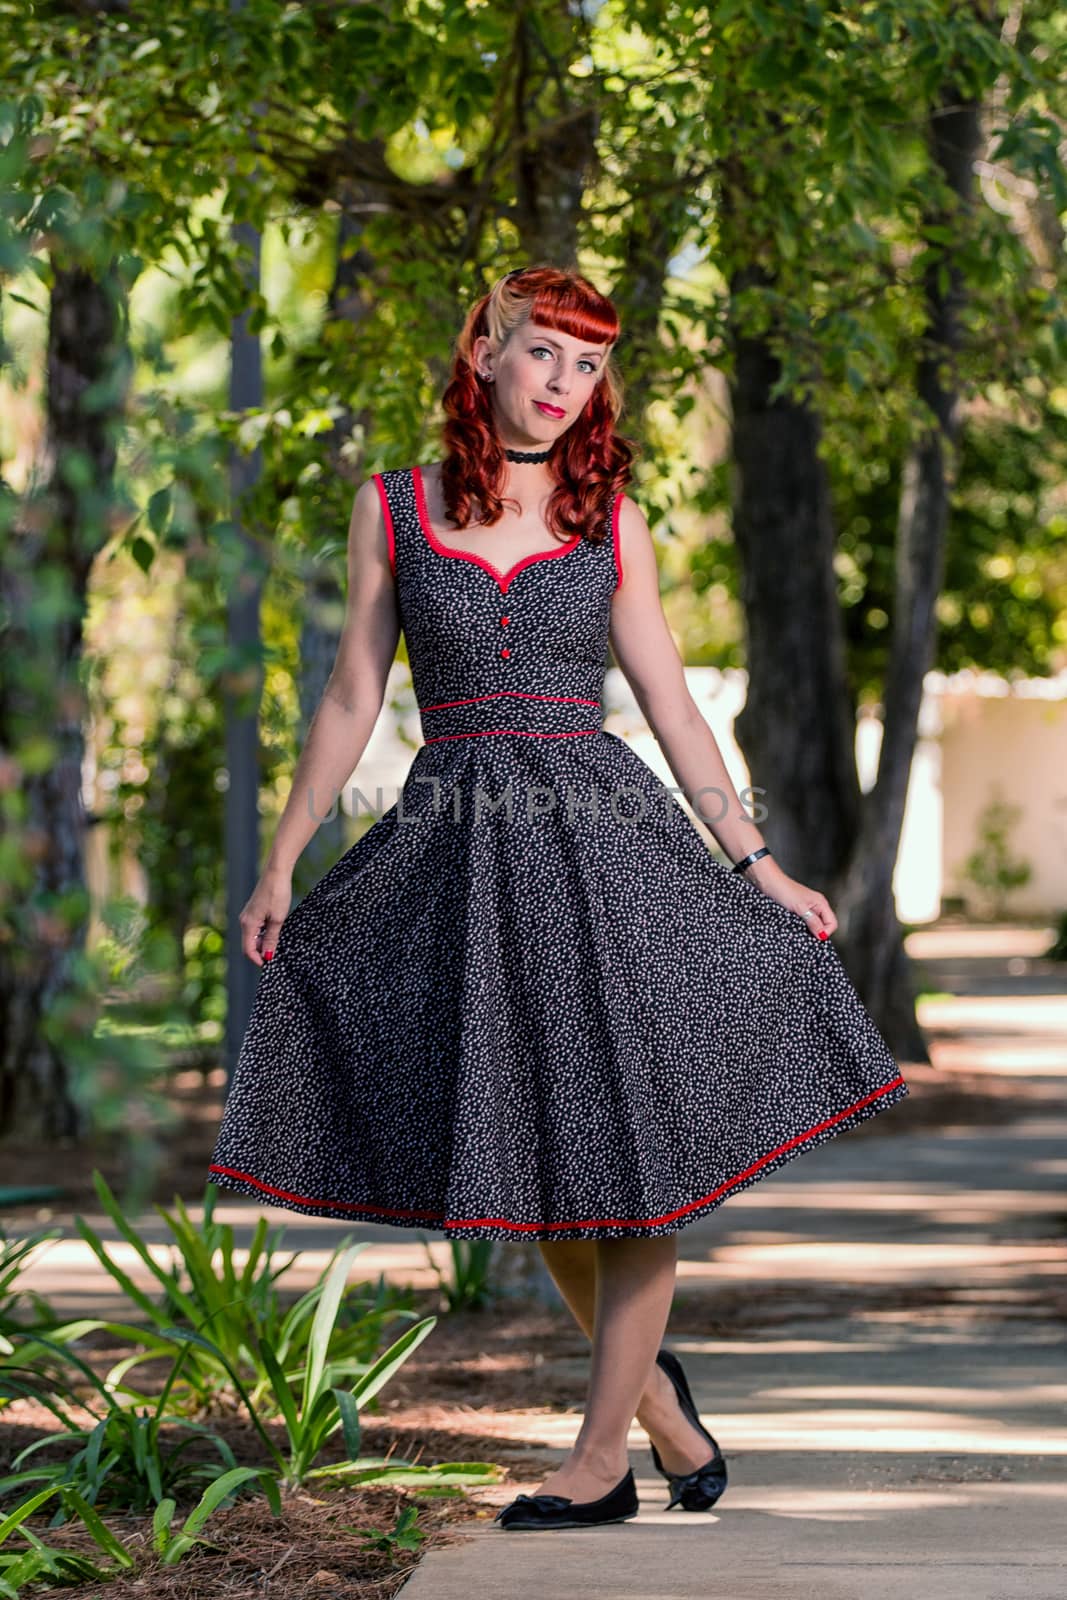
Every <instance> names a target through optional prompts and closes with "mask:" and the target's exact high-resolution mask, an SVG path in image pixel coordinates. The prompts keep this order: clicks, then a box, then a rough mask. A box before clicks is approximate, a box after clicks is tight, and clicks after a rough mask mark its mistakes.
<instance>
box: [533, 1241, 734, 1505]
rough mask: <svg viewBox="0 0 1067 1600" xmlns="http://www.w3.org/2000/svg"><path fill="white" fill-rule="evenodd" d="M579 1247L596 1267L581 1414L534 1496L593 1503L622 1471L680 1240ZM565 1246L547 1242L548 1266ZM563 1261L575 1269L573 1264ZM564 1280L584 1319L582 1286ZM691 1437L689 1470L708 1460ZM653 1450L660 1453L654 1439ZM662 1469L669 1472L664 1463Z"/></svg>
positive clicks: (703, 1444) (671, 1291) (656, 1344)
mask: <svg viewBox="0 0 1067 1600" xmlns="http://www.w3.org/2000/svg"><path fill="white" fill-rule="evenodd" d="M576 1242H577V1243H579V1244H582V1243H588V1244H592V1246H593V1248H594V1256H593V1260H594V1264H595V1273H594V1279H593V1293H592V1314H593V1316H592V1320H593V1333H592V1340H593V1350H592V1360H591V1364H590V1372H589V1389H588V1395H587V1401H586V1408H585V1415H584V1417H583V1418H582V1425H581V1428H580V1429H579V1430H578V1437H577V1439H576V1440H575V1443H574V1446H573V1448H572V1450H571V1452H570V1454H569V1455H568V1456H567V1457H566V1459H565V1460H564V1461H563V1463H562V1465H561V1466H560V1467H558V1468H556V1469H555V1471H553V1472H550V1473H549V1475H548V1477H547V1478H545V1480H544V1481H543V1483H542V1484H541V1486H540V1488H539V1490H538V1491H537V1492H538V1493H545V1494H563V1495H567V1496H569V1497H570V1498H571V1499H572V1500H596V1499H599V1498H600V1496H601V1495H603V1494H606V1493H607V1492H608V1490H609V1489H611V1488H614V1486H615V1484H617V1483H618V1481H619V1479H620V1478H621V1477H622V1476H623V1474H624V1473H625V1472H626V1468H627V1463H628V1460H629V1455H628V1451H627V1445H626V1436H627V1434H628V1432H629V1428H630V1423H631V1421H632V1420H633V1417H634V1415H635V1414H636V1412H637V1409H638V1407H639V1406H640V1405H641V1403H642V1399H643V1397H644V1394H645V1389H646V1386H647V1385H648V1384H649V1382H650V1379H651V1369H652V1368H653V1367H654V1366H655V1360H656V1352H657V1350H658V1349H659V1347H660V1343H661V1340H662V1337H663V1330H664V1328H665V1327H666V1325H667V1317H668V1315H669V1313H670V1308H671V1300H672V1299H673V1296H674V1278H675V1271H676V1267H677V1260H678V1241H677V1238H676V1236H675V1235H674V1234H667V1235H662V1236H659V1237H654V1238H648V1239H594V1240H588V1241H581V1240H579V1241H576ZM565 1244H566V1241H563V1240H560V1241H552V1242H551V1243H550V1244H549V1247H548V1249H547V1250H546V1251H545V1252H544V1253H545V1260H546V1263H547V1262H549V1252H550V1251H553V1250H556V1249H557V1248H558V1247H559V1246H562V1245H565ZM563 1259H565V1258H563V1257H560V1258H558V1260H560V1261H562V1260H563ZM568 1259H570V1260H571V1261H572V1262H573V1260H574V1257H573V1256H571V1257H569V1258H568ZM549 1271H552V1264H551V1263H549ZM553 1276H555V1274H554V1273H553ZM564 1276H565V1279H566V1281H567V1282H568V1283H569V1284H570V1285H571V1286H572V1287H573V1289H574V1292H575V1298H576V1300H577V1302H578V1307H579V1308H580V1309H581V1311H582V1313H583V1315H588V1310H589V1292H588V1288H585V1289H583V1288H582V1287H580V1285H579V1283H578V1278H577V1274H576V1273H573V1274H567V1273H566V1272H565V1273H564ZM587 1276H588V1275H587ZM564 1298H567V1296H566V1294H565V1296H564ZM569 1303H570V1302H569V1301H568V1304H569ZM575 1314H576V1315H577V1310H576V1313H575ZM579 1321H581V1318H579ZM583 1326H584V1324H583ZM586 1331H587V1332H588V1329H586ZM656 1371H657V1372H658V1371H659V1369H658V1368H656ZM662 1376H663V1380H664V1382H665V1383H666V1385H667V1388H668V1389H669V1390H670V1395H671V1399H672V1401H673V1402H674V1408H675V1410H677V1409H678V1406H677V1400H676V1398H675V1396H674V1390H673V1388H672V1387H671V1385H670V1382H669V1380H668V1379H667V1378H666V1375H665V1374H664V1375H662ZM683 1420H684V1419H683ZM693 1431H694V1432H695V1430H693ZM695 1437H696V1438H697V1439H698V1440H699V1441H700V1446H701V1450H700V1453H699V1458H698V1459H697V1460H696V1461H694V1463H693V1465H694V1466H698V1465H700V1464H701V1463H702V1462H703V1461H705V1460H706V1459H707V1442H706V1441H705V1440H704V1439H702V1438H701V1436H700V1435H699V1434H695ZM656 1444H657V1449H658V1448H659V1440H658V1439H657V1441H656ZM664 1465H668V1463H667V1461H666V1459H665V1460H664ZM668 1470H670V1468H669V1466H668ZM682 1470H690V1469H689V1468H688V1467H687V1468H683V1469H682Z"/></svg>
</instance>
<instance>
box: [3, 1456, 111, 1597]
mask: <svg viewBox="0 0 1067 1600" xmlns="http://www.w3.org/2000/svg"><path fill="white" fill-rule="evenodd" d="M55 1496H59V1497H60V1498H61V1499H62V1501H63V1503H64V1505H65V1506H66V1507H67V1509H69V1510H71V1511H74V1512H75V1513H76V1515H77V1516H78V1518H79V1519H80V1521H81V1522H82V1524H83V1525H84V1526H85V1527H86V1528H87V1529H88V1530H89V1533H90V1534H91V1535H92V1538H93V1540H94V1542H95V1544H96V1545H97V1547H98V1549H100V1550H101V1551H102V1552H103V1553H104V1554H105V1555H109V1556H111V1557H112V1559H113V1561H114V1562H115V1565H114V1566H113V1567H110V1568H108V1567H101V1566H99V1565H98V1564H97V1563H96V1562H94V1561H91V1560H90V1559H89V1557H88V1556H83V1555H80V1554H78V1553H77V1552H75V1551H72V1550H56V1549H53V1548H52V1547H51V1546H50V1545H46V1544H45V1542H44V1540H43V1539H41V1538H40V1537H39V1536H38V1535H37V1534H36V1533H34V1532H33V1530H32V1529H31V1528H28V1527H27V1526H26V1522H27V1521H28V1519H29V1518H30V1517H31V1516H32V1515H33V1513H34V1512H35V1511H38V1510H40V1508H41V1506H43V1505H44V1504H46V1502H47V1501H49V1500H51V1499H53V1498H54V1497H55ZM16 1535H18V1536H19V1537H20V1538H22V1539H24V1540H25V1542H26V1543H27V1544H28V1545H29V1549H28V1550H21V1551H15V1550H9V1549H7V1548H5V1547H6V1546H7V1545H8V1543H9V1541H10V1540H11V1539H12V1538H13V1537H15V1536H16ZM133 1564H134V1563H133V1557H132V1556H131V1555H130V1553H129V1551H128V1550H125V1549H123V1547H122V1545H121V1544H120V1543H119V1541H118V1540H117V1539H116V1538H115V1535H114V1534H113V1533H111V1532H110V1530H109V1529H108V1528H106V1527H105V1526H104V1524H103V1522H102V1521H101V1520H100V1517H99V1516H98V1515H97V1513H96V1512H95V1511H94V1510H93V1508H92V1506H90V1505H88V1504H87V1503H86V1502H85V1500H83V1499H82V1497H81V1496H80V1495H79V1494H78V1493H77V1491H76V1490H74V1489H71V1488H69V1487H64V1486H63V1485H60V1484H52V1485H50V1487H49V1488H47V1489H40V1490H38V1492H37V1493H36V1494H34V1495H31V1496H30V1498H29V1499H28V1500H24V1501H23V1502H22V1504H21V1505H19V1506H16V1507H15V1509H14V1511H12V1512H11V1513H10V1514H9V1515H8V1516H6V1517H4V1518H3V1519H2V1520H0V1595H2V1596H3V1597H4V1600H18V1595H19V1591H20V1590H21V1589H22V1587H23V1586H24V1585H25V1584H28V1583H38V1582H41V1581H42V1580H49V1579H51V1580H54V1581H55V1582H56V1583H76V1582H78V1581H79V1580H80V1579H87V1580H89V1581H90V1582H92V1583H106V1582H107V1581H108V1579H110V1578H113V1577H117V1576H118V1574H119V1573H120V1572H122V1571H124V1570H128V1569H129V1568H130V1567H132V1566H133Z"/></svg>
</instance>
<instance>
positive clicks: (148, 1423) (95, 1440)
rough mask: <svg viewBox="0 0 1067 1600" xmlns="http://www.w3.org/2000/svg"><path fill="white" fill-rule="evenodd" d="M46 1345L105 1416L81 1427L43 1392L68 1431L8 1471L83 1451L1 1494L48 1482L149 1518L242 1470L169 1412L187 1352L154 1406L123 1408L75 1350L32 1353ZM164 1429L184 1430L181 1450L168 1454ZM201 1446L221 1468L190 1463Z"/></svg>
mask: <svg viewBox="0 0 1067 1600" xmlns="http://www.w3.org/2000/svg"><path fill="white" fill-rule="evenodd" d="M41 1346H44V1347H47V1348H49V1349H51V1350H52V1351H53V1353H54V1354H58V1355H59V1356H60V1357H61V1358H62V1359H63V1360H65V1361H67V1362H70V1363H72V1364H73V1365H74V1366H76V1367H77V1368H78V1369H79V1370H80V1372H81V1373H82V1375H83V1377H84V1378H85V1379H86V1380H87V1382H88V1383H89V1385H90V1386H91V1387H92V1389H93V1390H94V1391H95V1396H96V1398H97V1400H98V1401H99V1402H100V1404H101V1406H102V1408H103V1410H102V1414H101V1415H98V1416H96V1418H95V1420H94V1421H93V1422H92V1423H91V1424H80V1423H78V1422H76V1421H75V1420H74V1418H73V1417H71V1416H70V1415H69V1414H67V1413H65V1412H64V1410H63V1408H62V1406H61V1405H60V1404H59V1403H58V1402H57V1401H56V1400H55V1399H54V1398H53V1399H52V1400H51V1401H49V1400H48V1399H47V1398H46V1397H45V1396H44V1395H43V1394H42V1393H41V1392H40V1391H39V1390H38V1391H37V1394H36V1397H37V1398H38V1399H42V1400H44V1401H45V1403H46V1404H48V1405H49V1409H50V1410H51V1411H52V1413H53V1415H55V1416H56V1417H58V1419H59V1421H60V1422H61V1423H62V1424H63V1430H62V1432H59V1433H52V1434H48V1435H47V1436H46V1437H44V1438H42V1439H36V1440H35V1441H34V1442H33V1443H32V1444H29V1445H27V1446H26V1447H25V1449H23V1450H20V1451H19V1453H18V1455H17V1456H15V1457H14V1459H13V1460H12V1463H11V1465H12V1466H13V1467H16V1468H21V1466H22V1463H23V1462H24V1461H26V1460H28V1459H29V1457H30V1456H33V1455H36V1454H37V1453H38V1452H39V1451H41V1450H46V1449H56V1448H57V1447H63V1446H69V1445H71V1444H78V1445H79V1446H80V1448H78V1449H77V1450H75V1451H74V1453H73V1454H72V1455H70V1456H69V1457H68V1458H67V1459H64V1460H62V1461H53V1462H47V1463H42V1464H38V1465H35V1466H34V1467H32V1468H28V1469H23V1470H19V1471H15V1472H12V1473H10V1474H9V1475H8V1476H6V1477H4V1478H0V1494H6V1493H8V1492H9V1491H11V1490H12V1489H26V1488H27V1487H29V1485H30V1484H33V1483H40V1482H44V1483H49V1484H53V1485H56V1486H63V1487H68V1488H71V1489H73V1490H75V1491H76V1492H77V1493H78V1494H80V1495H82V1496H84V1498H85V1499H86V1500H87V1501H88V1502H89V1504H91V1505H96V1504H98V1503H100V1504H106V1505H108V1506H110V1507H113V1508H116V1509H121V1510H130V1511H146V1510H148V1508H149V1507H150V1506H153V1505H158V1504H159V1503H160V1501H162V1500H163V1499H164V1498H166V1496H167V1495H168V1494H170V1493H172V1492H173V1491H174V1490H175V1489H178V1488H182V1487H184V1486H185V1485H186V1484H188V1483H190V1482H196V1481H198V1480H203V1479H206V1480H207V1481H208V1482H214V1480H215V1479H217V1478H218V1477H219V1476H220V1475H221V1474H222V1473H223V1472H225V1471H226V1470H227V1468H230V1469H232V1468H235V1467H236V1466H237V1462H236V1460H235V1459H234V1455H233V1451H232V1450H231V1449H230V1447H229V1445H228V1444H227V1443H226V1441H225V1440H224V1439H221V1438H219V1437H218V1435H217V1434H215V1433H214V1432H213V1431H212V1430H211V1429H210V1428H208V1427H205V1426H203V1425H202V1424H199V1423H194V1422H189V1421H187V1420H186V1419H184V1418H182V1417H178V1416H174V1415H172V1414H169V1413H168V1412H167V1409H166V1407H167V1401H168V1398H169V1396H170V1392H171V1388H172V1386H173V1384H174V1382H175V1380H176V1379H177V1377H178V1373H179V1371H180V1369H181V1367H182V1365H183V1363H184V1361H185V1359H186V1355H187V1352H186V1351H185V1350H182V1351H181V1353H180V1354H179V1356H178V1358H177V1360H176V1361H175V1362H174V1364H173V1366H172V1368H171V1371H170V1373H169V1374H168V1376H167V1380H166V1382H165V1384H164V1385H163V1388H162V1390H161V1391H160V1393H159V1395H158V1396H157V1398H156V1401H155V1404H154V1405H152V1406H144V1407H139V1406H135V1405H134V1406H125V1405H123V1404H122V1403H121V1402H120V1401H119V1400H118V1399H116V1397H115V1395H114V1394H113V1393H112V1392H111V1390H110V1389H109V1388H108V1387H107V1385H106V1384H105V1383H104V1382H103V1381H102V1380H101V1379H100V1378H99V1377H97V1375H96V1373H95V1372H94V1371H93V1369H92V1368H91V1367H90V1366H89V1365H88V1364H87V1363H86V1362H85V1361H83V1360H82V1359H81V1357H80V1356H78V1355H77V1354H76V1353H75V1352H74V1351H72V1350H69V1349H64V1347H63V1346H62V1345H61V1344H55V1343H53V1341H51V1340H48V1339H44V1338H40V1337H38V1338H37V1339H35V1340H34V1341H33V1347H34V1349H37V1348H39V1347H41ZM16 1354H19V1355H21V1356H22V1359H23V1360H25V1359H26V1352H24V1351H19V1352H16ZM31 1370H32V1369H31ZM4 1380H5V1383H8V1384H11V1383H13V1382H16V1381H17V1372H16V1371H15V1370H14V1369H13V1368H12V1367H11V1366H8V1367H7V1368H6V1369H5V1372H4ZM22 1392H24V1393H27V1392H33V1389H32V1382H27V1384H26V1387H25V1388H24V1389H23V1391H22ZM164 1423H170V1424H173V1425H175V1426H177V1427H180V1428H182V1429H183V1430H185V1432H186V1434H187V1437H186V1438H185V1439H183V1440H182V1441H181V1443H179V1444H176V1445H171V1446H169V1447H168V1446H167V1445H166V1443H165V1441H164V1439H163V1438H162V1437H161V1429H162V1427H163V1425H164ZM197 1439H206V1440H208V1441H209V1442H210V1444H211V1445H212V1446H213V1448H214V1449H216V1450H217V1451H218V1453H219V1456H220V1457H221V1458H222V1465H221V1466H220V1465H219V1464H218V1463H217V1462H211V1461H209V1462H198V1461H193V1460H189V1459H187V1458H186V1457H185V1455H184V1452H185V1450H186V1448H187V1447H188V1446H189V1445H190V1444H192V1443H193V1442H194V1440H197ZM65 1512H66V1507H65V1503H64V1504H63V1505H61V1507H60V1509H59V1510H58V1511H57V1513H56V1519H58V1520H62V1518H63V1516H64V1515H65ZM56 1519H54V1520H56Z"/></svg>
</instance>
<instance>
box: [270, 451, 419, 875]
mask: <svg viewBox="0 0 1067 1600" xmlns="http://www.w3.org/2000/svg"><path fill="white" fill-rule="evenodd" d="M399 637H400V620H399V617H398V615H397V608H396V589H395V585H394V581H393V574H392V571H391V570H390V567H389V552H388V547H387V545H386V538H385V526H384V521H383V517H382V509H381V501H380V498H379V495H378V490H377V486H376V485H375V483H374V482H373V480H372V479H369V478H368V480H367V481H366V483H364V484H361V486H360V488H359V490H358V491H357V493H356V498H355V502H354V504H353V506H352V517H351V520H350V522H349V525H348V596H347V603H346V608H345V621H344V627H343V629H342V632H341V638H340V642H339V644H338V646H337V655H336V658H335V660H334V664H333V669H332V671H331V673H330V676H329V679H328V681H327V683H326V687H325V689H324V690H323V694H322V699H321V701H320V702H319V705H318V708H317V709H316V711H315V715H314V716H313V717H312V719H311V725H310V727H309V728H308V733H307V738H306V739H305V741H304V747H303V750H302V751H301V753H300V759H299V761H298V762H297V764H296V769H295V771H294V773H293V783H292V788H291V790H290V792H289V798H288V800H287V801H286V803H285V810H284V811H283V813H282V816H281V820H280V821H279V823H278V828H277V831H276V833H275V836H274V842H273V844H272V845H271V849H270V854H269V856H268V857H267V870H268V871H282V872H286V873H291V872H292V870H293V867H294V866H295V864H296V861H297V859H298V857H299V856H300V853H301V851H302V850H303V849H304V847H305V845H306V844H307V843H308V841H309V840H310V839H311V837H312V836H313V834H314V833H315V831H316V829H317V828H318V826H319V821H320V819H322V818H324V817H325V816H326V815H327V813H328V812H329V811H330V809H331V807H332V805H333V802H334V800H335V799H336V798H337V797H338V795H339V794H340V792H341V786H342V785H343V784H344V783H345V782H346V781H347V780H348V778H350V777H351V775H352V773H353V771H354V770H355V768H356V766H357V765H358V763H359V759H360V757H361V756H362V754H363V752H364V750H365V749H366V747H367V741H368V739H369V738H370V736H371V733H372V732H373V730H374V724H375V723H376V722H377V720H378V714H379V712H380V711H381V708H382V702H383V700H384V699H385V685H386V680H387V679H388V676H389V668H390V667H391V666H392V663H393V659H394V657H395V655H396V646H397V641H398V639H399Z"/></svg>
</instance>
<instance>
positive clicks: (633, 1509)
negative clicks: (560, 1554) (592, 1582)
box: [493, 1467, 638, 1528]
mask: <svg viewBox="0 0 1067 1600" xmlns="http://www.w3.org/2000/svg"><path fill="white" fill-rule="evenodd" d="M637 1511H638V1499H637V1485H636V1483H635V1482H634V1473H633V1468H632V1467H628V1468H627V1470H626V1476H625V1477H624V1478H622V1479H620V1481H619V1482H618V1483H617V1484H616V1485H615V1487H614V1489H609V1490H608V1493H607V1494H605V1495H601V1497H600V1499H599V1500H568V1498H567V1496H566V1495H562V1494H520V1495H519V1496H517V1498H516V1499H514V1500H512V1501H511V1503H510V1505H506V1506H504V1507H502V1509H501V1510H500V1511H498V1512H497V1514H496V1516H495V1517H494V1518H493V1521H494V1522H499V1523H500V1526H501V1527H502V1528H595V1527H598V1526H599V1525H600V1524H601V1523H604V1522H628V1521H629V1520H630V1518H631V1517H636V1515H637Z"/></svg>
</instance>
